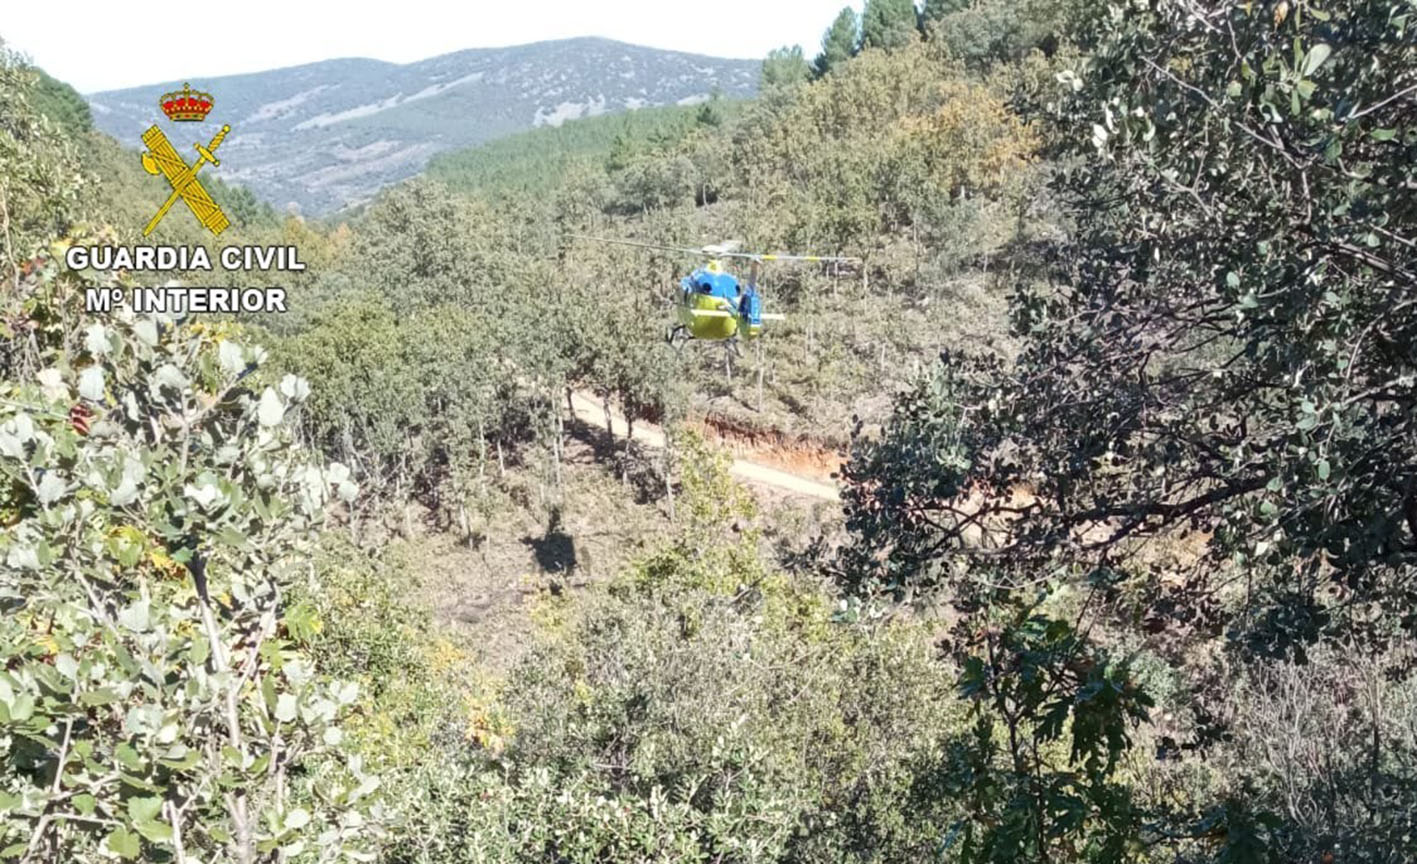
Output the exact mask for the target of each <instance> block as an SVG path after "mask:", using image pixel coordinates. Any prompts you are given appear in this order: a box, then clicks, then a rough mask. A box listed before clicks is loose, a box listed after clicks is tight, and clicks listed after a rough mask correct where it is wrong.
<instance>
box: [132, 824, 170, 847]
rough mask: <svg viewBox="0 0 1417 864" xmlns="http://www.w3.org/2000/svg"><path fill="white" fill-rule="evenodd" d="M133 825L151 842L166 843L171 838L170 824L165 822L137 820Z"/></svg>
mask: <svg viewBox="0 0 1417 864" xmlns="http://www.w3.org/2000/svg"><path fill="white" fill-rule="evenodd" d="M133 827H135V828H137V829H138V833H139V834H141V835H143V836H144V837H146V838H147V839H148V840H149V842H152V843H166V842H168V841H169V840H171V839H172V826H171V825H169V824H167V823H166V822H156V821H152V822H139V823H138V824H137V825H135V826H133Z"/></svg>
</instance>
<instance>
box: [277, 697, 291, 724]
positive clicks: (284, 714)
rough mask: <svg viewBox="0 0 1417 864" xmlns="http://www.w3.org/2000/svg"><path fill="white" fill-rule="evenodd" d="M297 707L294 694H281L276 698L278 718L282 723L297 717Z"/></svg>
mask: <svg viewBox="0 0 1417 864" xmlns="http://www.w3.org/2000/svg"><path fill="white" fill-rule="evenodd" d="M295 708H296V703H295V697H294V696H292V695H290V694H289V693H282V694H280V698H279V699H277V700H276V710H275V716H276V719H277V720H279V721H281V722H282V723H289V722H290V721H292V720H294V719H295Z"/></svg>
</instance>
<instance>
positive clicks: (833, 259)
mask: <svg viewBox="0 0 1417 864" xmlns="http://www.w3.org/2000/svg"><path fill="white" fill-rule="evenodd" d="M566 236H567V237H572V238H574V239H577V240H589V241H591V242H594V243H610V244H614V245H617V246H634V247H637V248H639V249H658V250H660V251H661V252H679V253H681V254H684V255H693V256H696V257H699V258H742V259H744V260H748V261H807V262H810V263H813V264H832V263H838V264H859V263H860V262H861V259H860V258H852V257H849V256H843V255H776V254H756V253H752V252H727V251H720V250H718V249H714V248H713V247H703V248H699V249H691V248H689V247H687V246H665V245H662V244H660V243H642V242H640V241H637V240H612V239H610V238H608V237H590V236H588V235H585V234H567V235H566Z"/></svg>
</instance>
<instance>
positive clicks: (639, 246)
mask: <svg viewBox="0 0 1417 864" xmlns="http://www.w3.org/2000/svg"><path fill="white" fill-rule="evenodd" d="M566 236H567V237H570V238H572V239H575V240H589V241H591V242H592V243H609V244H612V245H615V246H634V247H636V248H637V249H658V250H659V251H661V252H682V253H684V254H685V255H700V256H701V255H703V254H704V250H702V249H690V248H688V247H686V246H665V245H663V244H660V243H641V242H639V241H637V240H612V239H611V238H609V237H591V236H589V235H586V234H567V235H566Z"/></svg>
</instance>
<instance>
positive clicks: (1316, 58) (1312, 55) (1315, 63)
mask: <svg viewBox="0 0 1417 864" xmlns="http://www.w3.org/2000/svg"><path fill="white" fill-rule="evenodd" d="M1332 53H1333V49H1332V48H1330V47H1329V46H1328V45H1326V44H1324V43H1323V42H1320V43H1319V44H1317V45H1315V46H1314V47H1312V48H1310V49H1309V53H1308V54H1305V55H1304V65H1303V67H1302V69H1301V71H1300V74H1301V75H1303V76H1304V77H1305V78H1307V77H1309V76H1310V75H1312V74H1314V73H1315V72H1317V71H1318V68H1319V67H1320V66H1322V65H1324V61H1325V60H1327V59H1328V55H1330V54H1332Z"/></svg>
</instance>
